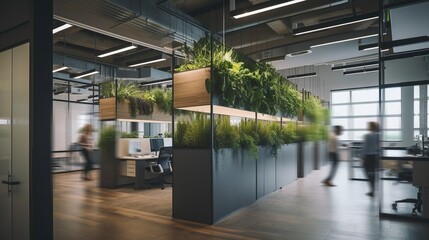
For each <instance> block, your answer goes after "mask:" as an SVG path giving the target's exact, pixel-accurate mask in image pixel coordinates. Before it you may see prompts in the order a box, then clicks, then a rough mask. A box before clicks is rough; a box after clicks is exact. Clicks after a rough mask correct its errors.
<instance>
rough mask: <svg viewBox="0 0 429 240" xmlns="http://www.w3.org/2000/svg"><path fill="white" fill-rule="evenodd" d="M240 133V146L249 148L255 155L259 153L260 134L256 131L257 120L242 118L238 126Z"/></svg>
mask: <svg viewBox="0 0 429 240" xmlns="http://www.w3.org/2000/svg"><path fill="white" fill-rule="evenodd" d="M238 129H239V133H240V147H241V148H243V149H247V150H248V151H249V152H250V153H251V154H252V155H253V156H255V157H256V155H257V153H258V141H259V136H258V133H257V131H256V121H254V120H242V121H241V122H240V124H239V126H238Z"/></svg>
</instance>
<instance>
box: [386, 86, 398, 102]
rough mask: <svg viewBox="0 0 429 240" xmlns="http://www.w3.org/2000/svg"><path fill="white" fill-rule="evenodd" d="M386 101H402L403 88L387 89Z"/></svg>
mask: <svg viewBox="0 0 429 240" xmlns="http://www.w3.org/2000/svg"><path fill="white" fill-rule="evenodd" d="M384 100H386V101H391V100H401V88H400V87H395V88H386V89H385V90H384Z"/></svg>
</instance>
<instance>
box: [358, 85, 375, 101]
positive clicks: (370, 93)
mask: <svg viewBox="0 0 429 240" xmlns="http://www.w3.org/2000/svg"><path fill="white" fill-rule="evenodd" d="M352 102H353V103H357V102H378V88H366V89H359V90H353V91H352Z"/></svg>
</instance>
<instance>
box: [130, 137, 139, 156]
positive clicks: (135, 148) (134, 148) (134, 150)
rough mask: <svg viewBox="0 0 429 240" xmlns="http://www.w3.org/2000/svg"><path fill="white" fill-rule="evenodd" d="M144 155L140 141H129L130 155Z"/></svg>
mask: <svg viewBox="0 0 429 240" xmlns="http://www.w3.org/2000/svg"><path fill="white" fill-rule="evenodd" d="M141 153H142V141H141V140H140V139H138V138H137V139H130V140H128V154H129V155H130V156H133V155H139V154H141Z"/></svg>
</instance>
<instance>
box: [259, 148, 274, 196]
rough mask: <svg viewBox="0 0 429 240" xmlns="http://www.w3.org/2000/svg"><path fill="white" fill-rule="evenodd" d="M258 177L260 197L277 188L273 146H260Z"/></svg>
mask: <svg viewBox="0 0 429 240" xmlns="http://www.w3.org/2000/svg"><path fill="white" fill-rule="evenodd" d="M256 178H257V197H258V198H261V197H263V196H265V195H267V194H269V193H272V192H274V191H275V190H276V158H275V157H274V156H273V154H272V149H271V147H261V146H259V147H258V160H257V176H256Z"/></svg>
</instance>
